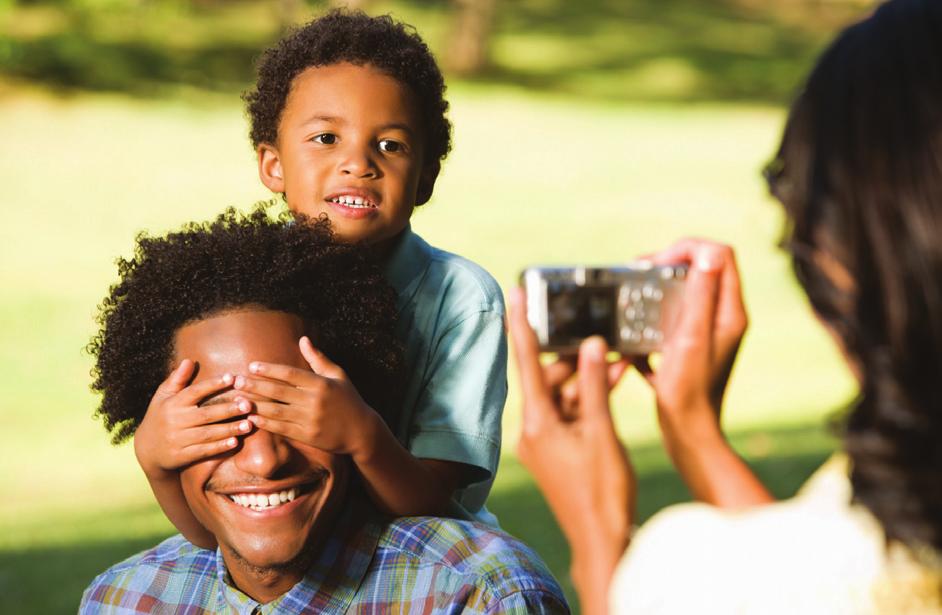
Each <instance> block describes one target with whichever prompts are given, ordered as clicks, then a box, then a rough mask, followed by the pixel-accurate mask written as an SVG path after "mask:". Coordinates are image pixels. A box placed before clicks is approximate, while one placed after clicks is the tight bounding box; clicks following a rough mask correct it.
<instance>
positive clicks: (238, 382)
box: [235, 376, 245, 389]
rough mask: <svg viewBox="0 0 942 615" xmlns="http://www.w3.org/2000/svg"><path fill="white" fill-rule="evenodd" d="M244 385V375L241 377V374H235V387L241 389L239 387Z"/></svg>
mask: <svg viewBox="0 0 942 615" xmlns="http://www.w3.org/2000/svg"><path fill="white" fill-rule="evenodd" d="M244 386H245V377H243V376H236V379H235V388H237V389H241V388H242V387H244Z"/></svg>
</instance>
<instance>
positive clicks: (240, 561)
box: [223, 545, 314, 575]
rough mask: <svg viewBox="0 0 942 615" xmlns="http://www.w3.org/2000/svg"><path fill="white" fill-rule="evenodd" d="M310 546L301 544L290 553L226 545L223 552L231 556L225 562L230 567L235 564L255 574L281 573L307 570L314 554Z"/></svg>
mask: <svg viewBox="0 0 942 615" xmlns="http://www.w3.org/2000/svg"><path fill="white" fill-rule="evenodd" d="M311 547H312V545H303V546H302V547H301V548H300V549H298V550H297V551H296V552H295V553H294V554H290V553H271V552H269V551H264V552H262V553H259V552H257V551H256V550H254V549H251V548H247V549H242V550H239V549H237V548H235V547H233V546H232V545H226V546H225V547H223V554H224V555H228V556H230V557H231V558H232V562H227V566H229V567H230V568H231V567H232V565H233V564H235V565H237V566H238V567H240V568H242V569H243V570H246V571H251V572H252V573H253V574H256V575H266V574H283V573H286V572H303V571H305V570H307V569H308V567H309V566H310V564H311V561H312V559H313V554H314V549H313V548H311ZM226 559H228V558H226Z"/></svg>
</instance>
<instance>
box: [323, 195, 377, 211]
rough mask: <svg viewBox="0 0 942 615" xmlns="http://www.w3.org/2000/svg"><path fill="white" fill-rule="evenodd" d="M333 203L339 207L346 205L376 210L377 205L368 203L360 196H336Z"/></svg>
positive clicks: (332, 200)
mask: <svg viewBox="0 0 942 615" xmlns="http://www.w3.org/2000/svg"><path fill="white" fill-rule="evenodd" d="M330 200H331V202H333V203H337V204H338V205H344V206H346V207H353V208H360V209H375V208H376V205H374V204H373V203H371V202H370V201H367V200H366V199H364V198H363V197H359V196H335V197H334V198H332V199H330Z"/></svg>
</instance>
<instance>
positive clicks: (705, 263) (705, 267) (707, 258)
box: [693, 252, 721, 271]
mask: <svg viewBox="0 0 942 615" xmlns="http://www.w3.org/2000/svg"><path fill="white" fill-rule="evenodd" d="M720 264H721V263H720V259H719V255H717V254H711V253H710V252H704V253H701V254H698V255H697V258H696V259H695V260H694V262H693V266H694V267H696V268H697V269H699V270H700V271H716V270H718V269H719V268H720Z"/></svg>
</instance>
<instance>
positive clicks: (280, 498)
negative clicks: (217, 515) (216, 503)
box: [229, 488, 298, 510]
mask: <svg viewBox="0 0 942 615" xmlns="http://www.w3.org/2000/svg"><path fill="white" fill-rule="evenodd" d="M296 497H298V490H297V489H295V488H291V489H286V490H284V491H279V492H277V493H237V494H233V495H230V496H229V499H230V500H232V501H233V502H235V503H236V504H238V505H239V506H244V507H245V508H251V509H252V510H268V509H269V508H275V507H277V506H281V505H282V504H284V503H286V502H290V501H292V500H293V499H294V498H296Z"/></svg>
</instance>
